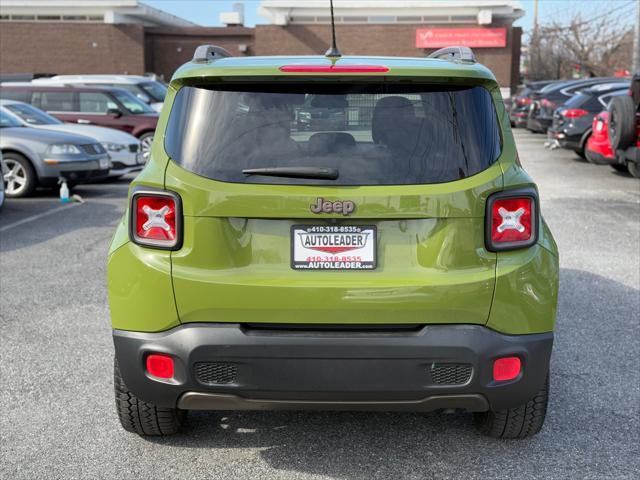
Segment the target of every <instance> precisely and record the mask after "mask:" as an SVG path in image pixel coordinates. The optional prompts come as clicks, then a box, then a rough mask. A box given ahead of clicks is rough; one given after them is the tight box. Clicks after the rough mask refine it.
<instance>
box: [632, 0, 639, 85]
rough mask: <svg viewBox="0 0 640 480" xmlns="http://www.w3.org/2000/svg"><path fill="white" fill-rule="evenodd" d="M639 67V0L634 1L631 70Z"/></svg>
mask: <svg viewBox="0 0 640 480" xmlns="http://www.w3.org/2000/svg"><path fill="white" fill-rule="evenodd" d="M638 69H640V1H638V2H636V28H635V31H634V32H633V72H631V73H634V72H635V71H636V70H638Z"/></svg>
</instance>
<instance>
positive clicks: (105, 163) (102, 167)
mask: <svg viewBox="0 0 640 480" xmlns="http://www.w3.org/2000/svg"><path fill="white" fill-rule="evenodd" d="M98 163H99V164H100V170H105V169H107V168H109V159H108V158H101V159H100V160H99V162H98Z"/></svg>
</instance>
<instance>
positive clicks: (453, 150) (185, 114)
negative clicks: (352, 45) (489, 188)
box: [165, 83, 500, 185]
mask: <svg viewBox="0 0 640 480" xmlns="http://www.w3.org/2000/svg"><path fill="white" fill-rule="evenodd" d="M165 148H166V151H167V153H168V154H169V156H170V157H171V158H172V159H173V160H174V161H175V162H177V163H179V164H180V165H182V166H183V167H184V168H186V169H187V170H190V171H192V172H194V173H196V174H198V175H201V176H204V177H207V178H211V179H215V180H220V181H225V182H238V183H277V184H297V185H304V184H307V185H309V184H321V185H406V184H427V183H441V182H448V181H453V180H458V179H461V178H465V177H468V176H470V175H474V174H476V173H478V172H480V171H482V170H485V169H486V168H487V167H489V166H490V165H491V164H492V163H493V162H494V161H495V160H496V159H497V157H498V155H499V154H500V129H499V125H498V123H497V119H496V113H495V109H494V105H493V101H492V98H491V95H490V94H489V92H488V91H487V90H486V89H484V88H482V87H452V86H447V87H437V86H436V87H434V86H424V85H423V86H421V85H402V86H391V85H381V84H375V85H374V84H362V85H354V84H352V83H350V84H349V85H332V84H324V85H318V84H315V85H311V84H308V85H301V84H297V85H288V84H278V85H264V84H263V85H255V84H254V85H233V86H224V87H218V86H216V87H206V88H205V87H183V88H182V89H181V90H180V91H179V92H178V93H177V95H176V98H175V100H174V103H173V106H172V109H171V114H170V117H169V122H168V125H167V131H166V134H165ZM257 168H280V169H282V168H288V169H289V170H295V169H302V170H304V169H309V168H312V169H313V168H323V169H334V170H337V172H338V175H337V178H335V179H328V178H289V177H282V176H267V175H256V174H252V175H249V174H247V173H243V170H248V169H257Z"/></svg>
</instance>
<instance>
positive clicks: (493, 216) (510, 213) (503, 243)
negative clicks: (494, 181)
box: [486, 192, 537, 251]
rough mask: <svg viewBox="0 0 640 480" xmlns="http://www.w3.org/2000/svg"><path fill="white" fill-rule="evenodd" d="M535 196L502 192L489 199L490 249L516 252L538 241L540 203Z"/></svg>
mask: <svg viewBox="0 0 640 480" xmlns="http://www.w3.org/2000/svg"><path fill="white" fill-rule="evenodd" d="M535 198H536V197H535V196H534V194H533V193H532V194H526V195H522V196H520V195H518V194H517V192H514V193H512V192H507V193H500V194H497V195H495V196H493V197H490V198H489V202H488V208H487V226H486V229H487V232H486V243H487V249H488V250H491V251H497V250H513V249H516V248H524V247H528V246H530V245H532V244H534V243H535V242H536V240H537V238H536V235H537V217H536V215H537V214H536V200H535Z"/></svg>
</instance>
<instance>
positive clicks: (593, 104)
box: [564, 93, 602, 112]
mask: <svg viewBox="0 0 640 480" xmlns="http://www.w3.org/2000/svg"><path fill="white" fill-rule="evenodd" d="M564 106H565V107H567V108H583V109H585V110H587V111H589V112H592V111H598V112H599V111H600V110H602V105H601V104H600V102H599V101H598V97H596V96H595V95H593V94H590V93H578V94H576V95H574V96H573V97H571V98H570V99H569V100H567V101H566V102H565V104H564Z"/></svg>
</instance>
